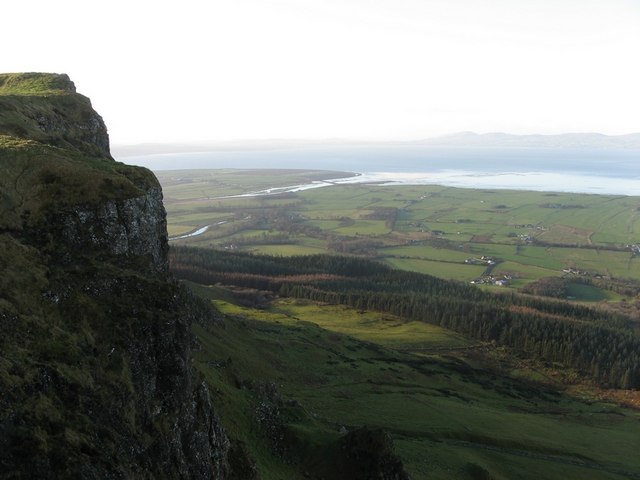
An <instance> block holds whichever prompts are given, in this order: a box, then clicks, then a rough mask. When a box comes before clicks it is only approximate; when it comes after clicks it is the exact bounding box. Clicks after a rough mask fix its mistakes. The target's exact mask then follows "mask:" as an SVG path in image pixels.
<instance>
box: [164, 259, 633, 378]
mask: <svg viewBox="0 0 640 480" xmlns="http://www.w3.org/2000/svg"><path fill="white" fill-rule="evenodd" d="M170 258H171V265H172V270H173V272H174V273H175V275H177V276H178V277H179V278H182V279H186V280H190V281H193V282H197V283H201V284H222V285H233V286H237V287H244V288H251V289H256V290H260V291H263V292H269V293H270V294H273V295H278V296H282V297H293V298H304V299H308V300H312V301H317V302H325V303H332V304H342V305H347V306H350V307H354V308H356V309H360V310H372V311H379V312H387V313H391V314H394V315H398V316H401V317H404V318H406V319H411V320H418V321H423V322H427V323H430V324H434V325H438V326H441V327H444V328H447V329H450V330H453V331H456V332H459V333H461V334H464V335H467V336H469V337H472V338H474V339H477V340H480V341H484V342H493V343H496V344H498V345H502V346H506V347H510V348H513V349H517V350H518V351H520V352H523V353H524V354H526V355H528V356H530V357H534V358H540V359H543V360H546V361H551V362H558V363H561V364H562V365H564V366H567V367H571V368H574V369H577V370H578V371H580V372H581V373H582V374H583V375H586V376H588V377H591V378H592V379H593V380H594V381H595V382H596V383H597V384H599V385H600V386H603V387H610V388H623V389H630V388H638V387H640V338H638V336H637V335H635V334H634V331H633V323H632V321H631V319H629V318H627V317H625V316H623V315H620V314H615V313H610V312H606V311H603V310H599V309H596V308H590V307H585V306H582V305H578V304H575V303H570V302H566V301H559V300H549V299H541V298H538V297H534V296H528V295H520V294H493V293H489V292H485V291H483V290H481V289H479V288H477V287H474V286H471V285H467V284H464V283H461V282H455V281H446V280H441V279H438V278H435V277H432V276H429V275H424V274H418V273H413V272H407V271H401V270H394V269H391V268H389V267H387V266H385V265H382V264H380V263H377V262H374V261H371V260H367V259H362V258H357V257H346V256H332V255H311V256H298V257H275V256H265V255H253V254H248V253H237V252H227V251H216V250H210V249H200V248H190V247H173V248H172V250H171V255H170Z"/></svg>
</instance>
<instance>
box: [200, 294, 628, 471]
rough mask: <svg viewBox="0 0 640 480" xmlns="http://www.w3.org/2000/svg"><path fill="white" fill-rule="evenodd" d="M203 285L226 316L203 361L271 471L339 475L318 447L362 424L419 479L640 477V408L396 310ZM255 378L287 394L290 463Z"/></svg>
mask: <svg viewBox="0 0 640 480" xmlns="http://www.w3.org/2000/svg"><path fill="white" fill-rule="evenodd" d="M193 287H194V288H195V290H196V291H197V292H198V294H199V295H201V296H203V297H205V298H211V299H216V300H214V302H215V304H216V306H217V307H218V308H219V309H220V311H221V312H222V313H224V315H225V318H226V320H225V323H224V324H218V325H209V326H200V325H198V326H195V331H196V334H197V335H198V337H199V339H200V342H201V348H199V349H197V350H196V367H197V368H198V369H199V370H201V371H202V372H203V373H204V374H205V376H206V378H207V381H208V382H209V383H210V385H211V386H212V390H213V391H214V392H216V393H215V404H216V406H217V408H218V409H219V414H220V415H221V418H222V420H223V423H224V422H228V423H225V428H226V429H227V430H228V432H229V435H230V436H231V437H232V438H233V439H236V440H240V441H242V442H243V443H245V444H246V445H248V446H250V448H251V451H252V452H255V454H256V458H255V460H256V462H257V466H258V470H259V471H260V473H261V475H262V478H264V479H265V480H267V479H277V478H292V479H295V478H303V476H302V475H301V473H300V471H304V470H305V468H307V469H309V471H313V472H314V475H315V476H318V478H319V477H320V476H324V477H325V478H337V477H336V475H337V473H336V472H332V471H331V470H330V467H327V466H326V465H325V466H323V467H320V466H319V465H320V463H318V462H319V460H318V457H317V455H318V453H317V452H318V451H326V450H327V449H329V448H330V447H329V446H328V445H330V444H332V442H335V441H336V439H338V438H339V437H340V435H341V433H340V432H341V431H342V432H344V430H347V431H348V430H352V429H355V428H357V427H359V426H362V425H367V426H369V427H372V428H374V427H381V428H384V429H385V430H386V431H388V432H389V433H390V434H391V436H392V438H393V440H394V443H395V450H396V453H397V454H398V455H399V456H400V457H401V459H402V460H403V462H404V463H405V466H406V469H407V471H408V472H409V473H410V474H411V475H412V478H414V479H447V480H448V479H453V480H456V479H472V478H496V479H515V478H518V479H532V480H533V479H536V480H537V479H540V478H544V479H566V478H580V479H594V480H595V479H623V478H638V476H637V472H640V457H638V455H637V449H638V447H640V440H638V439H639V438H640V422H639V421H640V416H639V414H638V412H637V411H633V410H629V409H624V408H620V407H617V406H614V405H612V404H608V403H605V402H602V401H598V400H596V399H595V398H591V397H587V398H584V399H578V398H574V397H571V396H569V395H567V394H563V393H559V392H558V391H557V390H556V389H555V387H554V386H552V385H549V384H543V383H537V382H535V381H533V380H524V379H517V378H515V377H512V376H510V375H509V374H508V373H507V372H506V371H504V370H503V369H501V368H499V367H496V366H492V365H491V364H490V362H489V360H488V358H489V357H487V356H486V355H485V354H484V353H483V352H484V351H485V350H486V349H487V348H489V347H488V346H484V345H482V344H478V342H474V341H470V340H468V339H466V338H465V337H462V336H460V335H458V334H455V333H453V332H450V331H448V330H445V329H442V328H439V327H435V326H432V325H427V324H423V323H417V322H407V321H404V320H402V319H401V318H398V317H394V316H391V315H388V314H380V313H374V312H364V311H356V310H353V309H349V308H346V307H343V306H338V305H324V304H315V303H312V302H307V301H301V300H293V299H282V300H279V301H275V302H273V303H271V304H270V305H269V306H268V307H267V308H262V309H260V310H256V309H251V308H247V307H241V306H238V305H236V304H234V303H230V301H229V298H228V294H225V293H224V292H223V291H222V290H220V289H219V288H217V287H215V288H214V287H203V286H198V285H193ZM223 297H227V300H220V299H221V298H223ZM526 376H527V377H528V378H534V377H535V375H533V374H532V372H529V373H528V374H527V375H526ZM540 378H544V376H541V377H540ZM258 379H261V381H262V382H264V381H265V380H264V379H267V380H266V381H269V382H272V384H273V385H274V387H273V388H277V390H278V392H279V395H280V396H281V397H282V401H281V404H282V406H281V410H280V413H279V415H280V417H279V418H281V422H282V425H281V427H282V428H284V430H285V431H286V432H287V433H286V434H285V435H283V438H285V439H286V440H283V441H284V442H285V445H284V446H283V445H279V447H277V451H285V452H287V453H286V455H285V458H288V459H289V460H286V461H283V458H282V457H281V456H278V455H274V454H273V448H274V446H273V444H271V443H269V441H268V439H267V438H266V437H265V433H264V432H261V430H260V428H258V427H257V426H256V423H255V419H254V416H253V414H252V413H251V412H253V411H254V410H255V408H256V404H260V402H262V403H263V404H264V403H265V402H267V403H268V401H269V400H268V398H270V397H269V396H268V395H267V396H266V397H265V393H264V390H265V387H264V386H263V385H262V384H261V383H260V382H258ZM265 398H266V400H265ZM314 452H315V453H314ZM325 462H326V459H325ZM295 465H302V469H300V468H297V469H296V468H295ZM322 468H324V469H325V470H322ZM327 469H328V470H327Z"/></svg>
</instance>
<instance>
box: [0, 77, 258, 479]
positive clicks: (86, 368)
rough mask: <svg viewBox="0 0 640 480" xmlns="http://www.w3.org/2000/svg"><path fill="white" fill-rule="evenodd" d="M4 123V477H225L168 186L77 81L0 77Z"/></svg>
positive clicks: (206, 318)
mask: <svg viewBox="0 0 640 480" xmlns="http://www.w3.org/2000/svg"><path fill="white" fill-rule="evenodd" d="M5 107H6V108H5ZM3 134H4V135H5V137H2V138H0V140H2V141H0V158H2V161H3V162H4V163H3V168H4V170H3V173H4V174H5V178H3V179H0V191H1V193H2V196H1V199H2V205H0V207H2V208H0V217H2V218H0V267H1V268H2V273H3V275H2V278H1V279H0V288H1V291H0V329H2V335H1V336H0V347H1V348H2V355H1V356H0V477H1V478H46V479H48V478H51V479H53V478H81V479H130V478H134V479H135V478H144V479H147V478H169V479H174V478H175V479H178V478H195V479H205V478H206V479H210V478H215V479H225V478H228V477H229V461H228V457H229V450H230V444H229V440H228V439H227V437H226V434H225V432H224V431H223V428H222V426H221V424H220V421H219V419H218V417H217V415H216V413H215V411H214V407H213V406H212V404H211V402H210V398H209V392H208V388H207V386H206V384H205V383H204V382H203V380H202V378H201V377H200V376H199V374H197V373H196V372H195V371H194V369H193V368H192V365H191V361H192V360H191V348H192V344H193V336H192V333H191V323H192V322H194V321H197V322H198V323H201V324H206V323H207V322H210V321H211V320H212V318H210V317H211V315H212V313H211V311H210V309H209V307H208V306H207V305H206V304H202V303H198V302H197V300H195V299H194V298H193V296H192V295H190V294H189V293H187V292H186V291H184V290H183V289H182V288H181V287H180V286H179V285H177V284H176V283H173V282H172V281H171V280H170V279H169V278H168V270H167V265H168V258H167V253H168V243H167V232H166V218H165V211H164V207H163V205H162V192H161V190H160V188H159V186H158V183H157V181H156V180H155V179H154V178H153V176H152V175H151V174H150V172H148V171H145V170H142V169H136V168H134V167H128V166H124V165H121V164H118V163H117V162H115V161H113V159H111V158H110V157H109V156H108V154H109V149H108V137H107V134H106V128H104V124H103V123H102V119H101V118H100V117H99V116H98V115H97V114H96V113H95V112H93V110H92V109H91V106H90V103H89V101H88V99H86V98H85V97H82V96H80V95H78V94H76V93H75V86H74V85H73V83H72V82H71V81H70V80H69V79H68V77H66V76H60V75H46V74H45V75H41V74H19V75H18V74H13V75H4V76H3V75H0V135H3ZM6 135H10V137H6ZM7 139H8V140H7ZM22 139H27V140H24V141H23V140H22ZM94 185H95V188H94ZM238 458H240V457H238V456H237V455H236V456H235V460H234V461H235V462H236V463H238V461H240V460H242V459H241V458H240V460H238ZM249 470H250V469H249Z"/></svg>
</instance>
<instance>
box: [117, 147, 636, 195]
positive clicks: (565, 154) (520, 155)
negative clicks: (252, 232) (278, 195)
mask: <svg viewBox="0 0 640 480" xmlns="http://www.w3.org/2000/svg"><path fill="white" fill-rule="evenodd" d="M117 160H119V161H122V162H124V163H127V164H131V165H140V166H144V167H147V168H149V169H151V170H153V171H163V170H187V169H226V168H238V169H266V168H268V169H318V170H332V171H340V172H352V173H355V174H357V176H353V177H350V178H343V179H338V180H336V182H337V183H354V182H375V183H379V184H383V185H401V184H411V185H420V184H436V185H445V186H453V187H465V188H484V189H487V188H492V189H517V190H535V191H549V192H576V193H592V194H612V195H634V196H636V195H638V196H640V150H630V149H606V148H602V149H580V148H562V149H560V148H514V147H481V148H476V147H433V146H423V145H403V144H399V145H396V144H391V145H384V146H379V145H374V146H371V145H366V146H362V145H320V146H303V147H287V148H245V149H238V148H236V149H229V150H215V151H208V152H195V153H194V152H189V153H164V154H153V155H139V156H127V157H120V158H117ZM325 185H328V184H327V183H325V182H315V183H314V184H309V185H306V186H304V185H303V186H296V187H299V188H298V189H304V188H318V187H322V186H325Z"/></svg>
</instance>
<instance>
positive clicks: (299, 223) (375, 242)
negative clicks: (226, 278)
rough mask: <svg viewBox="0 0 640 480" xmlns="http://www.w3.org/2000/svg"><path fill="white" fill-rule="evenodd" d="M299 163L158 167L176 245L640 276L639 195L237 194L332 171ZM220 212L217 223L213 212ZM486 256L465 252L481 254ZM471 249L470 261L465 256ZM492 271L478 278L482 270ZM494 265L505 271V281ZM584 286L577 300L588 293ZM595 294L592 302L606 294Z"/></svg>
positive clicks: (519, 275) (533, 275) (456, 269)
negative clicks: (286, 166)
mask: <svg viewBox="0 0 640 480" xmlns="http://www.w3.org/2000/svg"><path fill="white" fill-rule="evenodd" d="M341 175H342V176H344V175H346V174H340V173H339V172H322V171H304V170H285V171H279V170H278V171H271V170H195V171H177V172H175V171H173V172H160V173H159V175H158V176H159V179H160V181H161V182H162V185H163V189H164V191H165V204H166V208H167V212H168V228H169V232H170V235H172V236H178V235H184V234H185V233H189V232H193V231H195V230H197V229H198V228H200V227H202V226H205V225H209V226H210V228H209V230H208V231H207V232H206V233H205V234H203V235H199V236H196V237H189V238H185V239H180V240H174V241H175V242H176V243H179V244H186V245H194V246H203V247H212V248H232V249H240V250H247V251H254V252H262V253H269V254H276V255H297V254H304V253H320V252H328V253H340V254H353V255H365V256H367V257H370V258H379V259H381V260H382V261H384V262H385V263H388V264H389V265H393V266H395V267H397V268H403V269H407V270H414V271H418V272H422V273H429V274H432V275H435V276H438V277H441V278H446V279H456V280H461V281H467V282H470V281H478V280H480V281H481V282H482V283H486V284H489V283H493V282H495V281H496V280H503V281H504V283H505V285H504V286H502V287H501V288H508V289H517V288H520V287H522V286H523V285H526V284H527V283H530V282H533V281H536V280H538V279H540V278H543V277H546V276H566V275H567V273H566V272H563V270H566V269H571V270H572V271H573V272H578V273H571V274H569V275H581V276H588V277H594V276H598V277H601V276H603V277H607V278H609V277H610V278H614V279H627V280H630V281H635V282H639V281H640V268H638V258H637V257H636V256H634V255H633V254H632V251H631V247H630V245H634V244H635V245H637V244H639V243H640V197H626V196H615V195H587V194H574V193H549V192H529V191H513V190H473V189H459V188H451V187H443V186H437V185H421V186H384V187H383V186H378V185H372V184H353V185H333V186H329V187H325V188H317V189H311V190H304V191H299V192H295V193H293V192H290V193H279V194H276V193H273V194H269V195H267V194H263V195H258V196H238V195H245V194H250V193H256V192H263V193H264V192H265V191H266V190H267V189H269V188H272V187H284V186H287V185H289V186H291V185H300V184H304V183H308V182H311V181H318V180H324V179H330V178H336V177H339V176H341ZM221 222H224V223H221ZM483 256H484V257H489V258H491V259H492V260H493V261H495V266H494V267H493V268H492V269H487V268H486V267H487V266H488V265H487V264H482V263H473V262H475V260H473V259H480V258H481V257H483ZM467 259H471V261H472V263H465V260H467ZM485 270H486V273H487V274H491V275H492V276H493V278H484V279H483V273H485ZM505 275H506V276H507V277H509V278H508V280H506V281H505ZM592 293H593V292H591V293H589V294H586V293H585V297H584V298H581V295H582V293H581V291H578V294H579V295H578V297H579V298H578V299H579V300H580V299H584V300H591V301H593V299H594V298H596V297H597V296H594V295H593V294H592ZM612 298H613V297H611V296H607V295H604V296H603V298H602V300H603V301H612Z"/></svg>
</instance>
